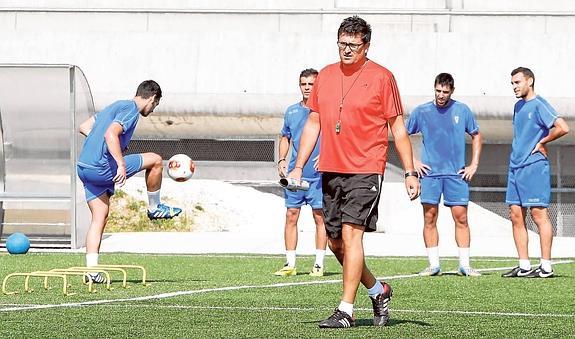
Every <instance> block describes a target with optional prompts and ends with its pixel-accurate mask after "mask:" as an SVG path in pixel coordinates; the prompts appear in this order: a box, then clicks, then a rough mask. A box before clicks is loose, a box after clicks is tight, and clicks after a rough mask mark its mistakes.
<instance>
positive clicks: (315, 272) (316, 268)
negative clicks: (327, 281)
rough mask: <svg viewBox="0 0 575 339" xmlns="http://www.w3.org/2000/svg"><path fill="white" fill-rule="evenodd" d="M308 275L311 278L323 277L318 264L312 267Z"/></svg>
mask: <svg viewBox="0 0 575 339" xmlns="http://www.w3.org/2000/svg"><path fill="white" fill-rule="evenodd" d="M309 275H310V276H312V277H323V267H321V266H320V265H318V264H315V265H313V267H312V268H311V272H309Z"/></svg>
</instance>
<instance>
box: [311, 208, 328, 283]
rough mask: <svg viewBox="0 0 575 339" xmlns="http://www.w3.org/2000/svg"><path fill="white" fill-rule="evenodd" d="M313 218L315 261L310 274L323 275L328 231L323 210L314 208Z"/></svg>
mask: <svg viewBox="0 0 575 339" xmlns="http://www.w3.org/2000/svg"><path fill="white" fill-rule="evenodd" d="M312 215H313V220H314V222H315V252H316V254H315V262H314V265H313V267H312V269H311V272H310V275H311V276H314V277H321V276H323V274H324V258H325V249H326V247H327V232H326V230H325V224H324V222H323V210H322V209H312Z"/></svg>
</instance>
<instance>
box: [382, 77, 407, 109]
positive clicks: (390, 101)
mask: <svg viewBox="0 0 575 339" xmlns="http://www.w3.org/2000/svg"><path fill="white" fill-rule="evenodd" d="M382 106H383V114H384V117H385V118H386V119H389V118H393V117H395V116H398V115H402V114H403V105H402V104H401V97H400V96H399V89H398V88H397V83H396V82H395V78H394V77H393V74H391V73H389V76H388V77H387V79H386V80H385V81H384V83H383V88H382Z"/></svg>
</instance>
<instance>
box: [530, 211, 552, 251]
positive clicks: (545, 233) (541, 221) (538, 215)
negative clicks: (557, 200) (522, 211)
mask: <svg viewBox="0 0 575 339" xmlns="http://www.w3.org/2000/svg"><path fill="white" fill-rule="evenodd" d="M531 217H532V218H533V221H534V222H535V224H536V225H537V228H538V229H539V240H540V242H541V258H543V259H547V260H551V245H552V244H553V225H552V224H551V221H550V220H549V213H548V210H547V208H544V207H532V208H531Z"/></svg>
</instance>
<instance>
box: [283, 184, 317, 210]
mask: <svg viewBox="0 0 575 339" xmlns="http://www.w3.org/2000/svg"><path fill="white" fill-rule="evenodd" d="M284 192H285V193H284V197H285V206H286V207H287V208H300V207H302V206H303V205H305V204H308V205H309V206H311V208H312V209H314V210H316V209H321V208H322V207H323V203H322V199H323V194H322V192H321V178H320V179H319V180H316V181H311V182H310V183H309V189H308V190H307V191H301V190H297V191H295V192H293V191H290V190H287V189H286V190H284Z"/></svg>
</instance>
